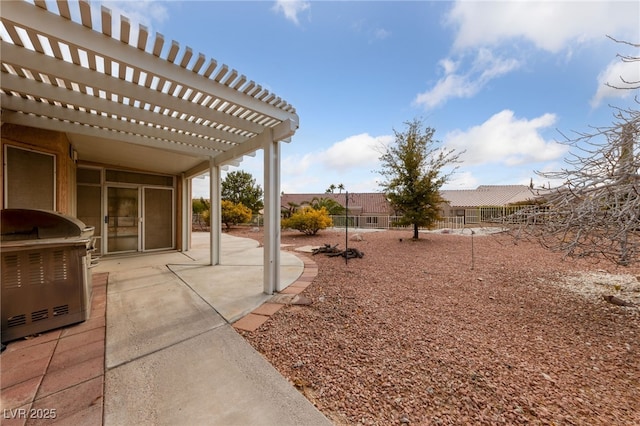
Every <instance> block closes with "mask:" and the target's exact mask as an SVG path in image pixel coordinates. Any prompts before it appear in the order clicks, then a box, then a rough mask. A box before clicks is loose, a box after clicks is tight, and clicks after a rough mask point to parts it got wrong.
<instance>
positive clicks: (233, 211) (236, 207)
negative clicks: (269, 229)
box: [220, 200, 252, 229]
mask: <svg viewBox="0 0 640 426" xmlns="http://www.w3.org/2000/svg"><path fill="white" fill-rule="evenodd" d="M220 209H221V210H222V212H221V213H222V223H224V224H225V226H226V227H227V229H229V228H231V226H232V225H237V224H239V223H247V222H249V221H250V220H251V217H252V214H251V209H250V208H249V207H246V206H245V205H244V204H242V203H238V204H236V203H233V202H231V201H227V200H222V203H221V204H220Z"/></svg>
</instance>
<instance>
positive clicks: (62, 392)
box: [1, 233, 329, 425]
mask: <svg viewBox="0 0 640 426" xmlns="http://www.w3.org/2000/svg"><path fill="white" fill-rule="evenodd" d="M208 241H209V239H208V234H204V233H195V234H194V236H193V244H192V247H193V250H190V251H189V252H186V253H178V252H164V253H157V254H147V255H140V256H135V257H121V258H115V257H113V258H108V259H103V260H102V261H101V262H100V264H99V266H98V267H96V268H95V269H94V277H96V286H95V290H96V291H95V292H94V299H93V311H92V315H91V319H90V320H89V321H87V322H85V323H82V324H78V325H75V326H71V327H67V328H65V329H62V330H54V331H50V332H48V333H43V334H42V335H40V336H37V337H35V338H33V339H31V340H27V341H17V342H12V343H9V345H8V348H7V350H6V351H5V352H4V353H3V354H2V358H1V361H2V386H3V389H2V408H3V409H4V410H5V412H9V413H10V414H11V413H14V414H21V413H22V411H20V412H18V411H16V410H17V409H23V410H26V411H25V412H26V413H29V410H30V409H37V408H40V409H54V408H55V415H56V420H57V421H63V422H69V423H70V424H90V425H93V424H96V425H98V424H105V425H119V424H154V425H157V424H203V423H206V424H265V425H268V424H291V425H293V424H329V422H328V421H327V420H326V419H325V418H324V416H323V415H322V414H321V413H320V412H319V411H318V410H317V409H316V408H315V407H313V405H311V403H309V402H308V401H307V400H306V399H305V398H304V397H303V396H302V395H301V394H300V393H299V392H298V391H297V390H295V388H294V387H293V386H292V385H291V384H290V383H289V382H287V380H286V379H284V378H283V377H282V376H281V375H280V374H279V373H278V372H277V371H276V370H275V369H274V368H273V367H272V366H271V365H270V364H269V363H268V362H266V361H265V360H264V358H263V357H262V356H261V355H260V354H258V353H257V352H256V351H255V350H254V349H253V348H252V347H251V346H250V345H249V344H248V343H247V342H246V341H245V340H244V339H243V338H242V337H241V336H240V335H239V334H238V333H237V332H236V331H235V330H234V328H233V326H232V325H231V323H232V322H234V321H236V320H238V319H240V318H242V319H243V320H244V319H245V318H252V317H254V319H255V318H258V319H259V320H260V321H264V320H266V319H268V315H269V314H270V313H272V312H275V310H277V306H275V305H276V304H271V303H266V304H263V303H264V302H267V301H268V300H269V299H270V298H271V297H272V296H269V295H266V294H264V292H263V282H262V277H263V275H262V259H263V253H262V248H261V247H258V243H257V242H255V241H253V240H249V239H243V238H237V237H232V236H228V235H223V241H222V253H221V254H222V258H221V261H222V265H216V266H209V265H206V263H207V260H206V259H207V258H208V255H209V250H208V245H207V244H208ZM309 262H310V261H309ZM305 263H306V262H304V261H303V260H301V259H300V258H298V257H296V256H294V255H292V254H290V253H287V252H283V253H282V266H281V275H280V276H281V279H282V286H283V287H287V286H289V288H288V289H285V290H283V292H282V293H297V292H300V291H302V289H304V287H306V286H307V285H308V284H309V282H310V281H311V279H312V278H310V277H309V272H304V270H305ZM308 269H312V270H313V268H308ZM107 276H108V284H107V283H106V279H107ZM101 280H102V282H101ZM105 284H106V285H105ZM101 289H102V290H101ZM101 291H102V293H101ZM100 294H102V296H100ZM281 296H282V295H279V297H281ZM105 302H106V321H105V307H104V306H105ZM101 307H102V308H101ZM251 312H253V313H251ZM238 324H239V322H238ZM74 330H75V331H74ZM36 361H37V362H36ZM27 365H32V366H37V367H38V368H25V366H27ZM101 367H103V368H101ZM9 410H13V411H9ZM5 417H6V416H5ZM36 420H37V421H36ZM42 421H43V419H27V418H24V416H18V415H15V416H13V418H11V419H8V418H4V419H3V424H36V423H41V422H42Z"/></svg>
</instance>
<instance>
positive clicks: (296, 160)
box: [280, 153, 314, 176]
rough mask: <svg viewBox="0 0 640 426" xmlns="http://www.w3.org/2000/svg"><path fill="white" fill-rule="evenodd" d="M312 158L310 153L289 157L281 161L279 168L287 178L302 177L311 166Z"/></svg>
mask: <svg viewBox="0 0 640 426" xmlns="http://www.w3.org/2000/svg"><path fill="white" fill-rule="evenodd" d="M313 157H314V155H313V154H311V153H309V154H305V155H302V156H300V155H289V156H286V157H284V158H283V159H282V163H281V166H280V167H281V169H282V172H283V173H286V174H287V175H289V176H302V175H304V174H305V173H306V172H307V171H308V169H309V167H311V166H312V165H313Z"/></svg>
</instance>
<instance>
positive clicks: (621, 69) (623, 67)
mask: <svg viewBox="0 0 640 426" xmlns="http://www.w3.org/2000/svg"><path fill="white" fill-rule="evenodd" d="M636 56H637V54H636ZM630 82H635V85H633V84H629V83H630ZM638 82H640V64H638V62H623V61H622V60H620V59H616V60H614V61H612V62H611V63H610V64H609V65H608V66H607V68H606V69H605V70H604V71H602V72H601V73H600V75H598V90H596V93H595V95H594V96H593V98H592V99H591V106H592V107H594V108H595V107H597V106H598V105H600V102H602V101H603V100H604V99H606V98H622V97H628V96H631V95H632V94H636V93H637V91H633V90H629V89H630V88H632V87H638V84H639V83H638ZM611 86H613V87H611ZM625 88H626V89H625Z"/></svg>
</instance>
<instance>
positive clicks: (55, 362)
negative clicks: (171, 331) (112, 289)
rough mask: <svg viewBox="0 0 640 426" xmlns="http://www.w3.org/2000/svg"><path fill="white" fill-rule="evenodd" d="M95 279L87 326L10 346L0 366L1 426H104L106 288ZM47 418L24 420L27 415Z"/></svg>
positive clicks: (100, 278) (102, 278)
mask: <svg viewBox="0 0 640 426" xmlns="http://www.w3.org/2000/svg"><path fill="white" fill-rule="evenodd" d="M107 278H108V274H106V273H101V274H95V275H94V276H93V294H92V306H91V315H90V318H89V319H88V320H87V321H84V322H82V323H79V324H74V325H70V326H67V327H65V328H61V329H56V330H51V331H47V332H45V333H42V334H40V335H38V336H36V337H32V338H27V339H23V340H17V341H13V342H9V344H8V345H7V348H6V350H5V351H4V352H3V353H2V355H0V357H1V358H0V361H1V362H2V391H1V401H2V404H1V405H2V407H1V408H2V410H3V415H2V419H1V423H2V425H7V426H13V425H37V424H51V423H52V422H53V421H54V419H52V418H51V417H53V416H55V422H56V425H64V424H70V425H78V424H82V425H88V426H93V425H96V426H100V425H102V411H103V399H104V398H103V388H104V386H103V383H104V353H105V352H104V349H105V329H106V323H105V313H106V309H105V308H106V285H107ZM30 409H31V410H39V411H38V413H42V414H49V417H50V418H38V419H36V418H31V419H27V418H26V416H25V414H26V413H28V412H29V410H30Z"/></svg>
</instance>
